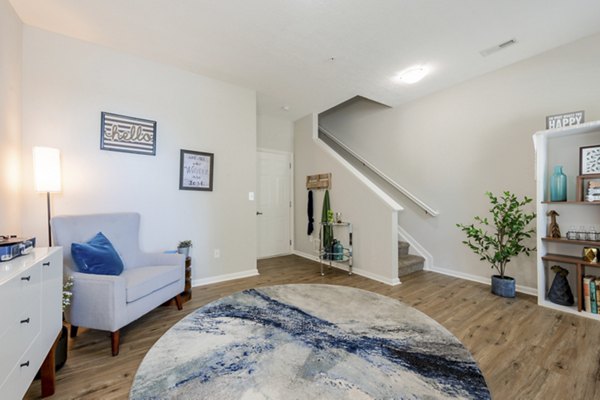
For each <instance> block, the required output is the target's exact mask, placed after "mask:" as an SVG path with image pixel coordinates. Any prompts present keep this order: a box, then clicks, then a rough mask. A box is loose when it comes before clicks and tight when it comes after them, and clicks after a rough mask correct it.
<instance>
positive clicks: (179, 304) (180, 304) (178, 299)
mask: <svg viewBox="0 0 600 400" xmlns="http://www.w3.org/2000/svg"><path fill="white" fill-rule="evenodd" d="M175 304H176V305H177V309H178V310H182V309H183V302H182V300H181V295H179V294H178V295H177V296H175Z"/></svg>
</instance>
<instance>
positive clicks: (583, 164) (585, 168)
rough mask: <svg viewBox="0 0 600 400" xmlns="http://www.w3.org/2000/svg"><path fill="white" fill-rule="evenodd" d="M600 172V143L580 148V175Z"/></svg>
mask: <svg viewBox="0 0 600 400" xmlns="http://www.w3.org/2000/svg"><path fill="white" fill-rule="evenodd" d="M591 174H600V145H595V146H584V147H580V148H579V175H591Z"/></svg>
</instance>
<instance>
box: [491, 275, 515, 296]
mask: <svg viewBox="0 0 600 400" xmlns="http://www.w3.org/2000/svg"><path fill="white" fill-rule="evenodd" d="M492 293H494V294H495V295H497V296H502V297H515V296H516V292H515V279H514V278H511V277H510V276H506V275H505V276H504V279H502V278H500V275H492Z"/></svg>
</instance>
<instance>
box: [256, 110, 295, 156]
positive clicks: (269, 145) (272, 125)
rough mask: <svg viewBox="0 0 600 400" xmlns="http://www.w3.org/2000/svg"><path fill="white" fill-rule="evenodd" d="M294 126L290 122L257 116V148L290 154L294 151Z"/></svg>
mask: <svg viewBox="0 0 600 400" xmlns="http://www.w3.org/2000/svg"><path fill="white" fill-rule="evenodd" d="M293 133H294V124H293V123H292V122H291V121H288V120H285V119H281V118H275V117H271V116H268V115H259V116H258V129H257V135H256V139H257V140H256V143H257V146H258V147H259V148H261V149H270V150H278V151H285V152H288V153H292V152H293V151H294V143H293V142H294V139H293Z"/></svg>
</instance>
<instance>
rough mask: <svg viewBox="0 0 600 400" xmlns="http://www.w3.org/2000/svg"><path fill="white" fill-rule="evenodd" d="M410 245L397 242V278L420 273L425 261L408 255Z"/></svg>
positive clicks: (419, 257)
mask: <svg viewBox="0 0 600 400" xmlns="http://www.w3.org/2000/svg"><path fill="white" fill-rule="evenodd" d="M409 247H410V244H408V243H407V242H403V241H401V240H399V241H398V276H399V277H402V276H405V275H408V274H412V273H413V272H417V271H422V270H423V266H424V265H425V259H424V258H423V257H421V256H415V255H413V254H408V248H409Z"/></svg>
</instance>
